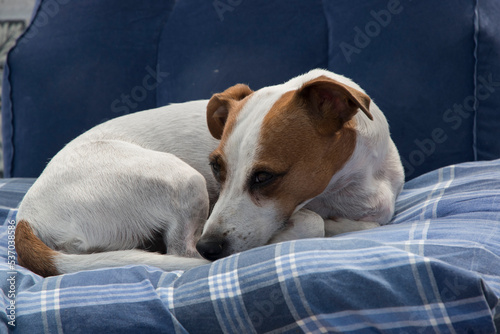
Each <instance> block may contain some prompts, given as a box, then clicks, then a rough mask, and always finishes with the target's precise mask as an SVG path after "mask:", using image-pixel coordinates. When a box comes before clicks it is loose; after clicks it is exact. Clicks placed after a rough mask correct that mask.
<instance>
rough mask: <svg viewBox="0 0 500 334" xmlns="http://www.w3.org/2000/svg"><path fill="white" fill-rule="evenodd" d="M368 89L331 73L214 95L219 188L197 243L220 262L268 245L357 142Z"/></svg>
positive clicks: (211, 107) (211, 124)
mask: <svg viewBox="0 0 500 334" xmlns="http://www.w3.org/2000/svg"><path fill="white" fill-rule="evenodd" d="M369 104H370V99H369V97H368V96H367V95H366V94H364V93H363V92H361V91H359V90H356V89H354V88H352V87H350V86H348V85H346V84H343V83H340V82H339V81H336V80H334V79H332V78H329V77H327V76H323V75H321V76H317V77H315V78H312V79H310V80H308V81H306V82H302V83H300V84H299V85H298V87H296V88H295V89H290V86H287V84H285V85H281V86H273V87H266V88H263V89H261V90H259V91H256V92H253V91H252V90H251V89H250V88H249V87H248V86H246V85H241V84H240V85H236V86H233V87H231V88H229V89H227V90H226V91H224V92H223V93H220V94H215V95H214V96H213V97H212V98H211V99H210V101H209V103H208V106H207V123H208V128H209V130H210V133H211V134H212V135H213V136H214V137H215V138H217V139H220V144H219V146H218V148H217V149H216V150H215V151H213V152H212V154H211V155H210V165H211V167H212V171H213V174H214V176H215V178H216V179H217V181H218V182H219V183H220V185H221V192H220V196H219V199H218V201H217V203H216V204H215V206H214V208H213V211H212V213H211V215H210V217H209V219H208V221H207V222H206V224H205V227H204V230H203V235H202V237H201V239H200V240H199V242H198V244H197V249H198V251H199V252H200V254H201V255H202V256H204V257H205V258H207V259H209V260H215V259H219V258H222V257H225V256H227V255H230V254H233V253H236V252H240V251H244V250H247V249H250V248H253V247H257V246H261V245H265V244H266V243H267V242H268V241H269V240H270V239H271V238H272V237H273V235H275V234H276V233H279V231H280V230H282V229H283V228H285V227H286V224H287V221H288V219H289V218H290V216H291V215H292V214H293V213H294V212H295V211H296V210H298V209H299V208H300V207H302V206H303V205H305V204H306V203H307V202H308V201H309V200H311V199H312V198H314V197H316V196H317V195H319V194H320V193H322V192H323V191H324V190H325V188H326V187H327V185H328V184H329V182H330V180H331V178H332V176H333V175H334V174H335V173H336V172H337V171H339V170H340V169H341V168H342V167H343V166H344V164H345V163H346V161H347V160H348V159H349V157H350V156H351V154H352V152H353V151H354V148H355V145H356V130H355V127H356V122H355V120H354V119H353V116H354V115H355V114H356V113H357V112H358V110H359V109H361V110H362V111H363V112H364V113H365V114H366V116H368V117H369V118H370V119H372V115H371V114H370V111H369Z"/></svg>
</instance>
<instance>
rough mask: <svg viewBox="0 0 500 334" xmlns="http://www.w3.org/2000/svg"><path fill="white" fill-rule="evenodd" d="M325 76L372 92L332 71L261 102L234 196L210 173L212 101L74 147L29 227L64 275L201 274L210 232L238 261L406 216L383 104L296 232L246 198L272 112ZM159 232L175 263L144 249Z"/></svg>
mask: <svg viewBox="0 0 500 334" xmlns="http://www.w3.org/2000/svg"><path fill="white" fill-rule="evenodd" d="M320 76H325V77H328V78H331V79H334V80H336V81H338V82H340V83H342V84H345V85H347V86H350V87H352V88H354V89H356V90H359V91H360V92H363V90H362V89H361V88H360V87H359V86H358V85H356V84H355V83H353V82H352V81H351V80H349V79H347V78H345V77H343V76H340V75H337V74H334V73H331V72H328V71H324V70H313V71H311V72H309V73H307V74H305V75H302V76H299V77H296V78H294V79H292V80H290V81H288V82H287V83H285V84H282V85H277V86H272V87H266V88H263V89H261V90H258V91H256V92H253V93H252V94H251V96H249V97H248V99H247V100H246V103H245V104H244V105H243V107H242V109H241V111H240V112H239V114H238V118H237V121H236V125H235V127H234V129H233V130H232V132H231V134H230V135H229V137H228V138H227V140H226V141H225V143H224V148H223V149H224V153H225V157H226V160H227V161H228V177H227V180H226V182H225V184H224V187H223V189H222V191H221V190H220V189H219V188H220V186H219V184H218V182H217V181H216V180H215V178H214V176H213V174H212V171H211V169H210V166H209V162H208V156H209V154H210V153H211V152H212V151H214V150H215V149H217V147H218V146H219V141H218V140H216V139H215V138H213V137H212V136H211V134H210V132H209V129H208V128H207V120H206V108H207V103H208V101H207V100H203V101H193V102H187V103H182V104H173V105H169V106H166V107H162V108H158V109H153V110H148V111H143V112H138V113H134V114H130V115H127V116H123V117H119V118H116V119H113V120H111V121H108V122H106V123H103V124H101V125H98V126H96V127H95V128H93V129H91V130H89V131H88V132H86V133H84V134H82V135H81V136H79V137H78V138H76V139H75V140H73V141H72V142H70V143H69V144H68V145H67V146H66V147H65V148H64V149H63V150H61V151H60V152H59V153H58V154H57V155H56V156H55V157H54V158H53V159H52V160H51V162H50V163H49V164H48V165H47V167H46V169H45V170H44V172H43V173H42V175H41V176H40V177H39V178H38V180H37V181H36V182H35V184H34V185H33V186H32V188H31V189H30V190H29V191H28V193H27V194H26V196H25V198H24V200H23V202H22V204H21V206H20V209H19V212H18V218H17V219H18V221H26V222H28V223H29V225H30V227H31V228H32V229H33V230H34V233H35V234H36V236H37V237H38V238H39V239H40V240H42V241H43V243H45V244H46V245H47V246H49V247H50V248H51V249H54V250H56V251H57V253H53V254H52V255H51V260H53V262H54V265H55V267H56V268H57V273H68V272H74V271H79V270H84V269H93V268H100V267H107V266H121V265H125V264H149V265H153V266H157V267H160V268H162V269H165V270H174V269H189V268H192V267H195V266H198V265H201V264H204V263H207V261H206V260H204V259H201V258H200V256H199V254H198V252H197V251H196V248H195V246H196V242H197V241H198V239H199V237H200V234H201V232H202V230H203V236H202V239H204V238H205V239H206V238H211V237H214V236H217V237H218V238H219V239H220V238H225V240H227V244H228V246H227V249H226V250H225V252H226V253H227V254H232V253H235V252H239V251H244V250H247V249H249V248H253V247H257V246H261V245H264V244H267V243H272V242H279V241H286V240H291V239H298V238H304V237H322V236H325V235H326V236H330V235H334V234H338V233H342V232H345V231H350V230H359V229H366V228H372V227H375V226H378V224H385V223H387V222H389V220H390V219H391V217H392V215H393V213H394V202H395V199H396V197H397V195H398V194H399V192H400V191H401V188H402V185H403V169H402V166H401V162H400V160H399V155H398V153H397V150H396V147H395V146H394V143H393V142H392V140H391V138H390V135H389V129H388V125H387V122H386V120H385V117H384V116H383V114H382V112H381V111H380V110H379V108H378V107H377V106H376V105H375V104H374V103H371V104H370V108H369V112H370V113H371V115H372V116H373V121H371V120H369V119H368V117H366V115H364V114H363V113H357V114H356V115H355V116H354V120H355V122H356V146H355V149H354V152H353V153H352V155H351V156H350V158H349V159H348V160H347V162H346V163H345V165H344V166H343V168H342V169H341V170H339V171H338V172H337V173H336V174H335V175H334V176H333V177H332V178H331V180H330V182H329V184H328V186H327V187H326V189H325V190H324V191H323V192H322V193H321V194H319V195H318V196H315V197H314V198H309V199H307V200H305V201H303V202H302V203H300V204H299V205H298V206H297V207H296V208H295V210H294V212H293V215H292V216H291V217H286V218H287V219H285V220H286V224H284V223H285V221H284V220H283V216H282V215H281V214H280V210H279V208H277V206H276V203H275V202H274V201H273V200H272V199H269V200H266V201H264V202H263V203H256V202H255V200H252V197H251V195H250V194H249V192H248V191H247V190H246V189H245V186H246V185H247V181H248V178H249V174H251V171H252V168H253V166H254V164H255V159H256V154H258V152H259V145H260V143H259V138H260V137H259V135H260V131H261V130H262V124H263V120H264V118H265V116H266V114H267V112H268V111H269V110H270V109H271V108H272V107H273V105H274V104H275V103H276V101H277V100H278V99H279V98H280V97H281V96H283V94H284V93H286V92H289V91H293V90H297V89H299V88H300V87H302V86H303V85H304V84H305V83H307V82H309V81H311V80H313V79H315V78H318V77H320ZM214 203H215V205H214ZM212 207H213V210H212V212H211V214H210V217H209V218H208V221H206V219H207V216H208V214H209V210H210V208H212ZM331 217H337V218H338V219H336V220H331V219H329V218H331ZM205 221H206V223H205ZM155 232H159V233H161V234H162V236H163V241H164V242H165V243H166V245H167V255H161V254H155V253H151V252H145V251H142V250H137V249H136V248H140V247H141V246H142V245H143V244H144V243H145V241H146V240H147V239H152V238H154V235H155ZM21 237H22V236H20V238H21ZM16 242H17V236H16ZM227 254H226V255H227ZM21 257H23V255H22V254H21Z"/></svg>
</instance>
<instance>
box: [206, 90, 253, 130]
mask: <svg viewBox="0 0 500 334" xmlns="http://www.w3.org/2000/svg"><path fill="white" fill-rule="evenodd" d="M252 93H253V90H251V89H250V87H248V86H247V85H244V84H237V85H235V86H232V87H229V88H228V89H226V90H225V91H223V92H222V93H218V94H214V95H213V96H212V98H211V99H210V101H208V105H207V125H208V129H209V130H210V133H211V134H212V136H213V137H214V138H215V139H221V137H222V133H223V131H224V126H225V125H226V122H227V118H228V117H229V110H230V109H231V108H232V107H233V106H234V105H235V103H236V102H238V101H241V100H243V99H244V98H245V97H247V96H248V95H250V94H252Z"/></svg>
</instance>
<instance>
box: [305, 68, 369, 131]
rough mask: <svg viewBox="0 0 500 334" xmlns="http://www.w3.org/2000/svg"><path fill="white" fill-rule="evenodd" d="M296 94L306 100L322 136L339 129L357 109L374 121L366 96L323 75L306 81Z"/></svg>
mask: <svg viewBox="0 0 500 334" xmlns="http://www.w3.org/2000/svg"><path fill="white" fill-rule="evenodd" d="M297 96H298V97H299V98H300V99H302V100H303V101H304V102H305V103H306V105H307V106H308V108H309V110H310V114H311V118H312V120H313V121H315V122H316V123H317V124H316V125H317V129H318V131H319V132H320V133H321V134H324V135H330V134H333V133H335V132H336V131H338V130H339V129H340V128H342V126H343V125H344V123H346V122H347V121H349V120H350V119H351V118H352V117H353V116H354V115H355V114H356V113H357V112H358V109H361V110H362V111H363V112H364V113H365V115H366V116H367V117H368V118H369V119H371V120H373V116H372V114H371V113H370V101H371V100H370V98H369V97H368V95H366V94H365V93H363V92H360V91H359V90H357V89H354V88H352V87H349V86H347V85H345V84H343V83H341V82H338V81H336V80H333V79H331V78H328V77H326V76H320V77H318V78H316V79H314V80H311V81H308V82H306V83H305V84H304V85H303V86H302V87H301V88H300V89H299V90H298V91H297Z"/></svg>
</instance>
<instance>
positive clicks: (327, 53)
mask: <svg viewBox="0 0 500 334" xmlns="http://www.w3.org/2000/svg"><path fill="white" fill-rule="evenodd" d="M499 18H500V4H499V3H498V1H497V0H484V1H472V0H458V1H457V0H454V1H438V2H436V1H431V0H423V1H410V0H404V1H403V0H389V1H375V0H369V1H366V0H363V1H352V0H349V1H348V0H338V1H318V0H311V1H298V0H293V1H289V0H287V1H285V0H279V1H264V0H255V1H202V0H190V1H172V0H170V1H167V0H165V1H155V0H144V1H134V0H88V1H83V2H82V1H62V0H58V1H53V0H51V1H44V0H42V1H41V5H40V6H39V7H38V9H37V11H36V13H35V16H34V20H33V23H32V24H31V26H30V27H29V29H28V30H27V32H26V33H25V34H24V35H23V36H22V37H21V38H20V40H19V41H18V43H17V46H16V47H15V48H14V49H13V50H12V51H11V52H10V54H9V57H8V60H7V64H6V71H5V75H6V77H5V80H4V83H5V84H4V87H3V89H4V91H3V96H4V101H3V107H2V112H3V115H2V120H3V124H2V127H3V140H4V156H5V175H6V176H7V177H13V176H31V177H36V176H38V175H39V174H40V172H41V171H42V169H43V168H44V166H45V164H46V163H47V161H48V160H49V159H50V158H51V157H52V156H53V155H54V154H55V153H56V152H57V151H58V150H60V149H61V148H62V147H63V145H64V144H65V143H67V142H68V141H69V140H71V139H72V138H74V137H75V136H77V135H78V134H80V133H82V132H83V131H85V130H87V129H89V128H90V127H92V126H94V125H95V124H98V123H100V122H102V121H103V120H106V119H109V118H113V117H116V116H119V115H122V114H126V113H130V112H135V111H138V110H142V109H147V108H152V107H156V106H160V105H165V104H168V103H171V102H181V101H186V100H191V99H200V98H209V97H210V95H211V94H213V93H215V92H219V91H221V90H224V89H225V88H227V87H228V86H230V85H233V84H235V83H238V82H243V83H247V84H249V85H250V86H251V87H252V88H253V89H258V88H260V87H262V86H265V85H270V84H275V83H280V82H283V81H285V80H287V79H289V78H291V77H293V76H295V75H298V74H300V73H303V72H306V71H308V70H309V69H311V68H316V67H323V68H328V69H329V70H332V71H334V72H338V73H341V74H344V75H346V76H349V77H351V78H353V79H354V80H355V81H357V82H358V83H359V84H360V85H361V86H362V87H363V88H365V90H366V91H367V92H368V94H369V95H370V96H371V97H372V98H373V100H374V101H376V103H377V104H378V105H379V106H380V107H381V109H382V110H383V111H384V112H385V114H386V115H387V118H388V120H389V123H390V126H391V132H392V135H393V137H394V139H395V142H396V145H397V146H398V148H399V150H400V153H401V157H402V159H403V162H404V165H405V168H406V174H407V179H411V178H414V177H416V176H418V175H420V174H422V173H424V172H426V171H430V170H433V169H436V168H438V167H441V166H445V165H448V164H452V163H457V162H462V161H473V160H483V159H494V158H498V157H500V141H499V140H498V139H497V134H496V129H498V128H500V112H499V111H498V109H499V106H500V93H499V90H500V61H498V59H500V38H499V37H498V36H500V24H499V22H500V19H499Z"/></svg>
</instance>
